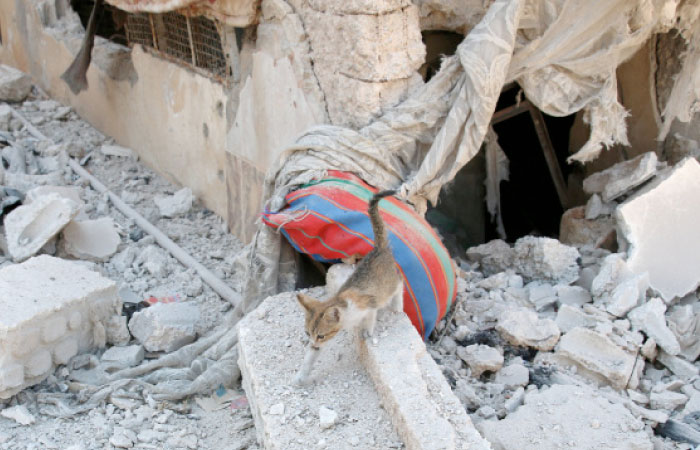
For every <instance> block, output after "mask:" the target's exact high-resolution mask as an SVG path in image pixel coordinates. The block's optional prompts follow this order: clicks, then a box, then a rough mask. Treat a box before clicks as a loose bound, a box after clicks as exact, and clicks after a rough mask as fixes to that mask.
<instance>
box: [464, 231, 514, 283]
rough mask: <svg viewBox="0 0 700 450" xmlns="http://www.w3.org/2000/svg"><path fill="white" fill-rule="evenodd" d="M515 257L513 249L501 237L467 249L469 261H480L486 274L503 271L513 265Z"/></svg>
mask: <svg viewBox="0 0 700 450" xmlns="http://www.w3.org/2000/svg"><path fill="white" fill-rule="evenodd" d="M514 257H515V252H514V251H513V249H512V248H511V247H510V245H508V244H507V243H506V242H505V241H502V240H501V239H494V240H493V241H490V242H487V243H486V244H481V245H478V246H476V247H471V248H470V249H468V250H467V258H468V259H469V261H472V262H478V263H479V264H480V265H481V269H482V271H483V273H484V274H485V275H492V274H495V273H498V272H503V271H504V270H506V269H507V268H508V267H511V265H512V263H513V258H514Z"/></svg>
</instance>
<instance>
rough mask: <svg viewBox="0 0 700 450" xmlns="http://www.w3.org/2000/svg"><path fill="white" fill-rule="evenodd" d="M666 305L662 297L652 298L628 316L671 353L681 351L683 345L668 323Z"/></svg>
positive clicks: (633, 324)
mask: <svg viewBox="0 0 700 450" xmlns="http://www.w3.org/2000/svg"><path fill="white" fill-rule="evenodd" d="M665 313H666V305H665V304H664V302H663V301H662V300H661V299H660V298H652V299H651V300H649V301H648V302H646V303H645V304H644V305H642V306H639V307H637V308H635V309H633V310H632V311H631V312H630V313H629V314H628V316H627V317H628V318H629V320H630V322H631V323H632V326H633V327H635V328H637V329H639V330H642V331H644V332H645V333H646V334H647V336H649V337H652V338H654V341H656V345H658V346H659V347H661V348H662V349H663V350H664V351H665V352H666V353H668V354H669V355H677V354H679V353H680V352H681V346H680V344H679V343H678V340H677V339H676V336H675V335H674V334H673V332H672V331H671V330H670V329H669V328H668V326H667V325H666V316H665Z"/></svg>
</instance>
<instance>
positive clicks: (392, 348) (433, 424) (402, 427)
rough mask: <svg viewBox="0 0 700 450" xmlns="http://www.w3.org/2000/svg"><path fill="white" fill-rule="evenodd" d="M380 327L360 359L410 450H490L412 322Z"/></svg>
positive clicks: (400, 319)
mask: <svg viewBox="0 0 700 450" xmlns="http://www.w3.org/2000/svg"><path fill="white" fill-rule="evenodd" d="M378 327H379V339H378V343H377V344H376V345H374V344H372V343H369V344H368V343H366V342H365V341H361V342H360V355H361V358H362V360H363V363H364V365H365V367H367V370H368V371H369V373H370V376H371V377H372V380H373V381H374V385H375V387H376V389H377V392H378V393H379V396H380V397H381V399H382V404H383V405H384V408H385V409H386V410H387V411H389V413H390V415H391V420H392V422H393V424H394V426H395V427H396V430H397V431H398V433H399V436H401V438H402V440H403V442H404V444H405V446H406V448H407V449H435V450H437V449H473V450H476V449H488V448H489V446H488V443H487V442H486V441H485V440H484V439H483V438H482V437H481V436H480V435H479V433H478V432H477V431H476V429H475V428H474V426H473V424H472V422H471V420H470V419H469V416H468V415H467V414H466V412H465V410H464V407H463V406H462V404H461V403H460V401H459V400H458V399H457V397H456V396H455V394H454V393H453V392H452V390H451V389H450V387H449V385H448V384H447V381H446V380H445V378H444V376H443V375H442V372H441V371H440V369H439V368H438V366H437V364H436V363H435V361H434V360H433V358H432V357H431V356H430V355H429V354H428V352H427V350H426V347H425V344H424V343H423V341H422V340H421V338H420V336H419V335H418V333H416V330H415V328H413V327H412V326H411V323H410V321H409V320H408V317H407V316H406V315H405V314H403V313H388V314H385V315H383V317H381V318H380V320H379V323H378ZM501 364H502V363H501Z"/></svg>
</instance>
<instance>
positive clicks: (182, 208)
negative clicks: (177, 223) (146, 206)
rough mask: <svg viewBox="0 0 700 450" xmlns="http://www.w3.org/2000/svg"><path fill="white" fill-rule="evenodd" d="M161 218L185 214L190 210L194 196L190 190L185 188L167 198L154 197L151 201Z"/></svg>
mask: <svg viewBox="0 0 700 450" xmlns="http://www.w3.org/2000/svg"><path fill="white" fill-rule="evenodd" d="M153 201H154V202H155V203H156V206H158V210H159V211H160V215H161V216H163V217H176V216H179V215H182V214H185V213H187V211H189V210H190V209H191V208H192V202H193V201H194V195H192V189H190V188H188V187H185V188H182V189H180V190H179V191H177V192H176V193H175V194H173V195H171V196H168V197H156V198H154V199H153Z"/></svg>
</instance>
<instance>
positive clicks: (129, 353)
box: [102, 345, 144, 367]
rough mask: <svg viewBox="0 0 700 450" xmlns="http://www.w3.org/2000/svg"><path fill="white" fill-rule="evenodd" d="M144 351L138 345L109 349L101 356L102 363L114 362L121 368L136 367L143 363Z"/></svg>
mask: <svg viewBox="0 0 700 450" xmlns="http://www.w3.org/2000/svg"><path fill="white" fill-rule="evenodd" d="M143 356H144V351H143V347H142V346H140V345H129V346H128V347H111V348H109V349H108V350H107V351H106V352H104V354H103V355H102V361H103V362H105V361H107V362H114V363H117V364H119V365H120V366H123V367H131V366H136V365H138V364H140V363H141V361H143Z"/></svg>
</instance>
